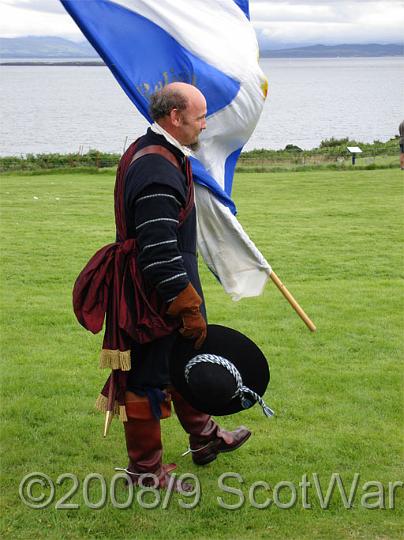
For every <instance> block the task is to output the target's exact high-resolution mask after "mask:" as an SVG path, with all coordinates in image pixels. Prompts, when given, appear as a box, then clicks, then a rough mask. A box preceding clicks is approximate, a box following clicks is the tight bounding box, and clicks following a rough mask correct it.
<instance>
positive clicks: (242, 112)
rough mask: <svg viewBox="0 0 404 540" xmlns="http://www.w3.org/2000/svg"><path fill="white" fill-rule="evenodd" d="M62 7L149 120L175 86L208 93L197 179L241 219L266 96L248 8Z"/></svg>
mask: <svg viewBox="0 0 404 540" xmlns="http://www.w3.org/2000/svg"><path fill="white" fill-rule="evenodd" d="M61 2H62V4H63V5H64V7H65V9H66V10H67V11H68V13H69V14H70V15H71V16H72V18H73V19H74V20H75V22H76V23H77V25H78V26H79V27H80V29H81V31H82V32H83V34H84V35H85V36H86V38H87V39H88V40H89V42H90V43H91V44H92V45H93V47H94V48H95V49H96V50H97V52H98V53H99V55H100V56H101V58H102V59H103V60H104V61H105V63H106V64H107V66H108V67H109V69H110V70H111V72H112V73H113V74H114V76H115V78H116V79H117V81H118V82H119V84H120V86H121V87H122V89H123V90H124V91H125V92H126V94H127V96H128V97H129V99H130V100H131V101H132V102H133V104H134V105H135V106H136V107H137V109H138V110H139V111H140V112H141V113H142V115H143V116H144V117H145V118H146V119H147V120H149V121H151V119H150V118H149V114H148V102H149V97H150V94H151V93H152V92H154V91H155V90H157V89H159V88H162V87H163V86H164V85H166V84H168V83H170V82H174V81H183V82H187V83H191V84H194V85H195V86H197V87H198V88H199V89H200V90H201V92H202V93H203V94H204V96H205V97H206V100H207V106H208V114H207V130H206V131H205V132H204V133H203V134H202V136H201V149H200V150H199V151H198V152H197V153H195V157H194V158H192V165H193V171H194V179H195V181H196V182H197V183H199V184H200V185H203V186H205V187H207V188H208V189H209V190H210V191H211V192H212V193H213V194H214V195H215V196H216V197H217V198H218V200H219V201H220V202H221V203H223V204H225V205H226V206H227V207H228V208H229V209H230V210H231V211H232V212H233V213H235V206H234V203H233V201H232V200H231V190H232V184H233V175H234V170H235V166H236V163H237V158H238V156H239V154H240V152H241V150H242V147H243V146H244V144H245V143H246V142H247V140H248V138H249V137H250V135H251V133H252V131H253V130H254V128H255V125H256V123H257V121H258V118H259V115H260V113H261V110H262V107H263V103H264V99H265V96H266V89H267V83H266V79H265V77H264V75H263V74H262V72H261V70H260V68H259V66H258V48H257V43H256V38H255V33H254V30H253V28H252V25H251V23H250V22H249V6H248V0H193V1H192V2H189V1H188V0H85V1H83V0H61Z"/></svg>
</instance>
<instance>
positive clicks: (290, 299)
mask: <svg viewBox="0 0 404 540" xmlns="http://www.w3.org/2000/svg"><path fill="white" fill-rule="evenodd" d="M270 277H271V279H272V281H273V282H274V283H275V285H276V286H277V287H278V289H279V290H280V291H281V293H282V294H283V296H284V297H285V298H286V300H287V301H288V302H289V304H290V305H291V306H292V308H293V309H294V310H295V311H296V313H297V314H298V315H299V317H300V318H301V319H302V321H303V322H304V324H305V325H306V326H307V328H308V329H309V330H311V331H312V332H315V331H316V330H317V328H316V326H315V324H314V323H313V321H312V320H311V319H310V318H309V317H308V316H307V315H306V313H305V312H304V310H303V309H302V308H301V307H300V306H299V304H298V303H297V302H296V300H295V299H294V298H293V296H292V295H291V293H290V292H289V291H288V289H287V288H286V287H285V285H284V284H283V283H282V281H281V280H280V279H279V278H278V276H277V275H276V274H275V272H274V271H273V270H272V272H271V274H270Z"/></svg>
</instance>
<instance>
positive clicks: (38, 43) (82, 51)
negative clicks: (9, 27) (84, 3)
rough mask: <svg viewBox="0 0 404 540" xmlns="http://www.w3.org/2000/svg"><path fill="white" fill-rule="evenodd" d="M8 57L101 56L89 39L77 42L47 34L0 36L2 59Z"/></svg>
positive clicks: (0, 56)
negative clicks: (15, 36)
mask: <svg viewBox="0 0 404 540" xmlns="http://www.w3.org/2000/svg"><path fill="white" fill-rule="evenodd" d="M6 58H99V56H98V54H97V52H96V51H95V50H94V49H93V47H92V46H91V45H90V44H89V42H88V41H81V42H79V43H76V42H74V41H70V40H68V39H64V38H59V37H47V36H43V37H42V36H40V37H38V36H28V37H20V38H0V59H6Z"/></svg>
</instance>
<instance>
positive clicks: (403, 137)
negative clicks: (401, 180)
mask: <svg viewBox="0 0 404 540" xmlns="http://www.w3.org/2000/svg"><path fill="white" fill-rule="evenodd" d="M398 132H399V134H400V141H399V143H400V169H401V170H402V171H404V120H403V121H402V122H401V124H400V125H399V126H398Z"/></svg>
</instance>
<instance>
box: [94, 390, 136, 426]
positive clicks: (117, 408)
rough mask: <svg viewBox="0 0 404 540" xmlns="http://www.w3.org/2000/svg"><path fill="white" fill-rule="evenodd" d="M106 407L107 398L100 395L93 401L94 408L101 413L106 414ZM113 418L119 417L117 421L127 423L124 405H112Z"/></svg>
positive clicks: (116, 403) (117, 403)
mask: <svg viewBox="0 0 404 540" xmlns="http://www.w3.org/2000/svg"><path fill="white" fill-rule="evenodd" d="M107 407H108V398H106V397H105V396H103V395H102V394H100V395H99V396H98V397H97V399H96V401H95V408H96V409H97V411H99V412H101V413H106V412H107ZM112 412H113V415H114V416H119V420H122V422H127V421H128V417H127V416H126V408H125V406H124V405H119V402H118V401H115V403H114V410H113V411H112Z"/></svg>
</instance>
